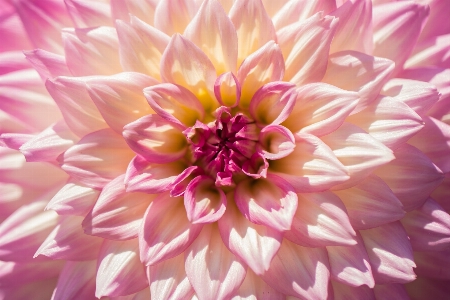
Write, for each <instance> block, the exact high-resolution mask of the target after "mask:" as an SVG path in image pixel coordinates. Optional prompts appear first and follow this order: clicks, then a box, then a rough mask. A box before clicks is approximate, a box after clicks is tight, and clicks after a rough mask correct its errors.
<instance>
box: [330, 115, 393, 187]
mask: <svg viewBox="0 0 450 300" xmlns="http://www.w3.org/2000/svg"><path fill="white" fill-rule="evenodd" d="M322 140H323V141H324V142H325V143H326V144H327V145H328V146H329V147H330V148H331V149H332V150H333V153H334V155H336V157H337V158H338V159H339V161H340V162H341V163H342V164H343V165H344V166H345V168H346V169H347V172H348V174H349V175H350V180H348V181H346V182H345V183H343V184H341V185H339V186H336V187H334V189H336V190H337V189H343V188H348V187H350V186H353V185H355V184H356V183H357V182H359V181H361V180H362V179H364V178H365V177H367V176H369V175H370V174H371V173H372V171H373V170H375V169H376V168H378V167H380V166H382V165H385V164H387V163H389V162H390V161H392V160H393V159H394V155H393V153H392V151H391V150H390V149H389V148H387V147H386V146H384V145H383V144H381V143H380V142H379V141H378V140H376V139H374V138H373V137H371V136H370V135H369V134H367V133H365V132H364V130H362V129H360V128H359V127H357V126H354V125H352V124H350V123H344V124H343V125H342V126H341V127H340V128H339V129H338V130H336V131H335V132H333V133H331V134H329V135H326V136H324V137H322Z"/></svg>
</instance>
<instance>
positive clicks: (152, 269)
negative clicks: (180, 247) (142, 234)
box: [148, 254, 194, 300]
mask: <svg viewBox="0 0 450 300" xmlns="http://www.w3.org/2000/svg"><path fill="white" fill-rule="evenodd" d="M148 273H150V276H149V277H150V278H149V283H150V293H151V296H152V299H173V300H175V299H191V296H193V294H194V289H193V288H192V286H191V284H190V282H189V279H188V278H187V275H186V271H185V270H184V256H183V255H182V254H180V255H178V256H176V257H174V258H170V259H167V260H165V261H163V262H160V263H158V264H155V265H152V266H149V267H148Z"/></svg>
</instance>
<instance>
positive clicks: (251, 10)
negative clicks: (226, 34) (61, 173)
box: [229, 0, 277, 65]
mask: <svg viewBox="0 0 450 300" xmlns="http://www.w3.org/2000/svg"><path fill="white" fill-rule="evenodd" d="M229 15H230V19H231V21H232V22H233V24H234V27H235V28H236V31H237V37H238V65H240V64H241V62H242V61H243V60H244V59H245V58H246V57H247V56H249V55H250V54H251V53H253V52H255V51H256V50H257V49H259V48H261V47H262V46H263V45H264V44H266V43H267V42H268V41H270V40H273V41H275V42H276V41H277V36H276V33H275V28H274V27H273V24H272V20H271V19H270V18H269V16H268V15H267V13H266V10H265V9H264V6H263V3H262V2H261V0H236V1H235V2H234V4H233V6H232V7H231V10H230V13H229Z"/></svg>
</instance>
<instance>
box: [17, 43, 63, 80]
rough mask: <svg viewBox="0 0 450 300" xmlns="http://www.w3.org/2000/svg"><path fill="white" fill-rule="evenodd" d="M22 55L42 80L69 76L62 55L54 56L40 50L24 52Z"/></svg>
mask: <svg viewBox="0 0 450 300" xmlns="http://www.w3.org/2000/svg"><path fill="white" fill-rule="evenodd" d="M24 54H25V56H26V58H27V60H28V61H29V62H30V64H31V65H32V66H33V68H34V69H35V70H36V71H37V72H38V73H39V75H40V76H41V78H42V79H43V80H46V79H47V78H55V77H57V76H70V75H71V74H70V71H69V69H68V68H67V64H66V58H65V57H64V56H63V55H58V54H54V53H52V52H48V51H45V50H42V49H35V50H32V51H24Z"/></svg>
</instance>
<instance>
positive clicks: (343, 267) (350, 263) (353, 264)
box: [327, 234, 375, 288]
mask: <svg viewBox="0 0 450 300" xmlns="http://www.w3.org/2000/svg"><path fill="white" fill-rule="evenodd" d="M356 240H357V242H358V244H356V245H352V246H329V247H327V251H328V259H329V261H330V270H331V277H332V278H333V279H334V280H336V281H339V282H340V283H344V284H346V285H350V286H353V287H357V286H361V285H367V286H368V287H370V288H373V286H374V285H375V281H374V279H373V276H372V268H371V267H370V263H369V257H368V255H367V252H366V248H364V243H363V241H362V239H361V236H360V235H359V234H358V235H357V236H356Z"/></svg>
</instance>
